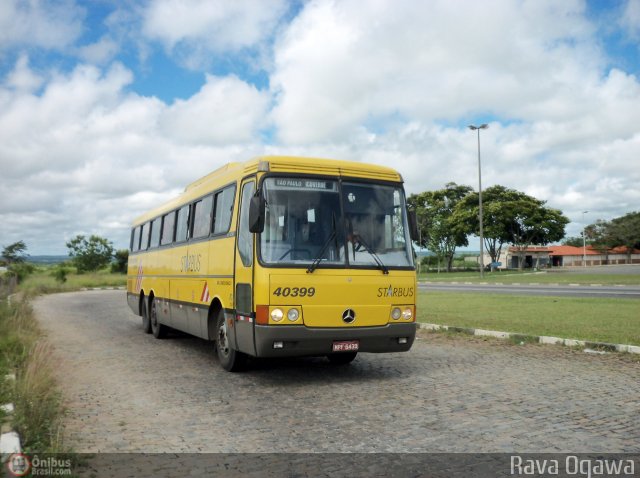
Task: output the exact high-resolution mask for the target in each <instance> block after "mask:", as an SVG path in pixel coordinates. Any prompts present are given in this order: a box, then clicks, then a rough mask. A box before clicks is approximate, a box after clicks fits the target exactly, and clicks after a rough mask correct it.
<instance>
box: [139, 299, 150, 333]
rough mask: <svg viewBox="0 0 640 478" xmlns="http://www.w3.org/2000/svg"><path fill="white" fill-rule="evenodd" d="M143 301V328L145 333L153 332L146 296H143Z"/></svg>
mask: <svg viewBox="0 0 640 478" xmlns="http://www.w3.org/2000/svg"><path fill="white" fill-rule="evenodd" d="M140 300H141V302H142V307H141V309H142V330H144V333H145V334H150V333H151V320H150V319H149V307H148V305H147V301H146V300H144V296H142V297H141V299H140Z"/></svg>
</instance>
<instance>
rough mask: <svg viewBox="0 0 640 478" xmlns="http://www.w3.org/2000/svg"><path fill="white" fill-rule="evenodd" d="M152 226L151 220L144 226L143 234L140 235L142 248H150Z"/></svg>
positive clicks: (142, 249)
mask: <svg viewBox="0 0 640 478" xmlns="http://www.w3.org/2000/svg"><path fill="white" fill-rule="evenodd" d="M150 226H151V223H150V222H147V223H145V225H144V226H142V235H141V237H140V250H141V251H146V250H147V249H148V248H149V228H150Z"/></svg>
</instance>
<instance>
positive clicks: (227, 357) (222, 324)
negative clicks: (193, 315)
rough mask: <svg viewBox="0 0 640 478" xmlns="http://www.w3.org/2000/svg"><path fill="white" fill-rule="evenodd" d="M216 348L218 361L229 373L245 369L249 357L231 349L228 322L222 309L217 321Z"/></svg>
mask: <svg viewBox="0 0 640 478" xmlns="http://www.w3.org/2000/svg"><path fill="white" fill-rule="evenodd" d="M215 347H216V352H217V354H218V360H219V361H220V365H221V366H222V368H223V369H225V370H226V371H227V372H237V371H239V370H241V369H242V368H243V366H244V364H245V362H246V359H247V356H246V355H245V354H243V353H242V352H238V351H237V350H235V349H233V348H232V347H231V344H230V343H229V336H228V335H227V322H226V321H225V318H224V311H223V310H222V309H221V310H219V311H218V317H217V319H216V337H215Z"/></svg>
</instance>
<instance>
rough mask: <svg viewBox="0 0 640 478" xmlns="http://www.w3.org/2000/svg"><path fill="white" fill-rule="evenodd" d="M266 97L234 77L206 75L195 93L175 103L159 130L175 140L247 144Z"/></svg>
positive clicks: (257, 126)
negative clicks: (243, 142)
mask: <svg viewBox="0 0 640 478" xmlns="http://www.w3.org/2000/svg"><path fill="white" fill-rule="evenodd" d="M268 104H269V95H268V94H267V93H265V92H260V91H258V90H257V89H256V88H255V87H253V86H251V85H249V84H247V83H245V82H243V81H241V80H239V79H238V78H236V77H225V78H219V77H214V76H211V75H208V76H207V81H206V83H205V84H204V85H203V87H202V88H201V89H200V91H199V92H198V93H196V94H195V95H193V96H192V97H191V98H189V99H188V100H176V102H175V103H174V104H173V105H171V107H169V108H168V109H167V110H166V111H165V112H164V114H163V116H162V118H161V127H162V130H163V131H164V132H165V134H166V135H170V136H171V137H173V138H175V139H176V140H179V141H185V142H188V143H200V144H229V143H237V142H241V141H245V142H248V141H251V140H252V138H254V137H255V135H256V132H257V130H258V129H259V127H260V126H261V124H262V122H263V121H264V117H265V114H266V110H267V107H268Z"/></svg>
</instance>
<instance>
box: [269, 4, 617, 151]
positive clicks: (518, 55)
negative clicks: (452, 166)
mask: <svg viewBox="0 0 640 478" xmlns="http://www.w3.org/2000/svg"><path fill="white" fill-rule="evenodd" d="M593 31H594V30H593V28H592V27H591V25H590V24H589V23H588V22H587V21H586V20H585V19H584V16H583V11H582V4H581V2H577V1H575V2H537V1H534V2H512V1H508V0H494V1H493V2H490V3H487V2H482V3H477V2H476V3H473V2H451V1H444V0H443V1H436V2H429V3H419V2H418V3H416V2H414V1H411V0H404V1H402V0H401V1H398V2H382V1H379V2H373V3H371V4H370V5H368V8H367V9H363V8H362V5H361V2H358V1H356V0H345V1H341V2H331V1H316V2H310V3H309V4H307V5H306V7H305V9H304V10H303V11H302V12H301V14H300V15H299V16H298V17H297V18H296V19H295V20H294V21H293V22H292V24H291V25H290V27H289V28H288V30H287V31H286V32H285V33H284V34H283V35H282V37H281V38H280V40H279V42H278V43H277V45H276V50H275V67H276V70H275V72H274V74H273V75H272V86H273V88H274V91H275V92H276V93H277V94H278V104H277V107H276V109H275V111H274V119H275V121H276V123H277V124H278V126H279V128H280V131H279V133H280V136H281V138H282V139H283V140H284V141H287V142H289V141H299V142H305V141H315V140H322V139H336V138H340V139H344V138H347V137H348V136H349V135H350V134H351V132H352V128H353V127H354V126H357V125H358V124H361V123H363V122H376V121H378V120H381V119H382V120H384V118H385V117H387V116H389V115H391V116H407V117H412V118H418V119H422V120H435V119H444V120H449V121H450V120H456V119H457V118H459V117H460V116H465V115H469V114H473V112H492V113H494V114H498V115H501V116H507V117H511V118H513V117H515V118H519V119H538V118H541V117H545V118H548V117H550V116H555V117H558V118H563V117H566V116H567V115H569V114H572V113H573V112H572V111H571V105H574V104H575V102H576V100H578V101H579V100H582V99H583V97H582V96H581V93H583V92H584V90H585V88H578V90H577V91H576V88H575V84H576V83H582V84H586V87H588V86H589V85H591V84H593V83H594V82H595V81H597V80H598V73H599V71H598V67H599V66H600V65H603V64H604V63H603V59H602V53H601V52H600V51H599V50H598V48H597V44H596V43H595V42H593V41H592V40H591V36H590V35H591V34H592V33H593Z"/></svg>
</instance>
